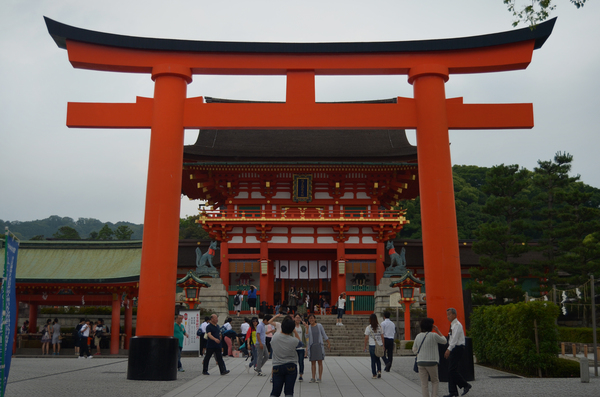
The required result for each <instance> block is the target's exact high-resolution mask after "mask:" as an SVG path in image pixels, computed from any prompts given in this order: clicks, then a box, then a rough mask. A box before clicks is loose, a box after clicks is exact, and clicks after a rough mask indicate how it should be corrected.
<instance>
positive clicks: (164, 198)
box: [127, 65, 192, 380]
mask: <svg viewBox="0 0 600 397" xmlns="http://www.w3.org/2000/svg"><path fill="white" fill-rule="evenodd" d="M191 76H192V73H191V70H190V69H189V68H186V67H184V66H179V65H160V66H157V67H155V68H154V69H153V70H152V79H153V80H154V81H155V86H154V103H153V111H152V127H151V137H150V160H149V164H148V185H147V188H146V213H145V216H144V237H143V244H142V267H141V271H140V290H139V297H138V317H137V326H136V333H137V334H138V335H141V336H136V337H134V338H132V339H131V342H130V349H129V363H128V367H127V378H128V379H136V380H172V379H177V349H179V344H178V341H177V339H175V338H173V324H174V316H175V305H174V304H173V297H174V296H175V293H176V285H175V283H174V282H173V280H176V279H177V263H176V261H177V249H178V248H177V247H178V243H179V206H180V200H181V175H182V172H183V170H182V167H181V164H182V163H183V138H184V133H183V112H184V103H185V98H186V91H187V84H188V83H190V82H191V81H192V77H191ZM173 261H175V263H173ZM167 318H171V319H173V321H172V322H167V321H164V320H165V319H167ZM157 319H160V321H157Z"/></svg>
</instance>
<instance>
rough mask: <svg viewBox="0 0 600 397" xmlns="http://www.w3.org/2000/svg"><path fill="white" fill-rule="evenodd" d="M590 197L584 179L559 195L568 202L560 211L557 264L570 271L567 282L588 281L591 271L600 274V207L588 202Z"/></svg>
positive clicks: (577, 283)
mask: <svg viewBox="0 0 600 397" xmlns="http://www.w3.org/2000/svg"><path fill="white" fill-rule="evenodd" d="M591 197H592V193H591V192H586V189H585V185H584V183H582V182H575V183H573V184H571V186H570V187H569V189H568V190H566V191H564V192H562V193H561V195H560V199H561V200H562V201H563V202H564V203H565V205H564V207H563V208H562V211H561V212H560V213H559V214H558V217H559V219H560V221H561V223H559V225H558V227H557V233H556V234H557V239H558V250H557V251H558V256H557V258H556V266H557V268H558V269H560V270H562V271H563V272H566V273H568V274H569V277H568V278H566V279H565V281H567V282H568V283H570V284H572V285H581V284H583V283H585V282H586V281H587V280H588V278H589V274H590V273H594V274H595V275H600V274H599V272H600V266H599V261H598V259H600V249H599V248H600V246H599V245H598V237H600V209H599V208H598V207H597V206H596V207H593V206H589V205H588V204H589V203H590V199H591ZM561 278H563V277H561Z"/></svg>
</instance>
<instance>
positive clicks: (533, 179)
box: [399, 152, 600, 303]
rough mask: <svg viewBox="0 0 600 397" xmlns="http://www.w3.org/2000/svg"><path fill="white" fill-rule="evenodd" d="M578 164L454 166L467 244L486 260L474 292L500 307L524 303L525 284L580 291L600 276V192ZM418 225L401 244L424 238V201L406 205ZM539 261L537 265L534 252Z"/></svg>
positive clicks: (564, 157) (559, 159) (474, 272)
mask: <svg viewBox="0 0 600 397" xmlns="http://www.w3.org/2000/svg"><path fill="white" fill-rule="evenodd" d="M572 162H573V156H571V155H570V154H568V153H561V152H559V153H556V155H555V156H554V158H553V159H552V160H549V161H543V160H539V161H538V166H537V167H535V168H534V169H533V171H530V170H527V169H525V168H521V167H519V166H518V165H504V164H501V165H498V166H494V167H491V168H484V167H475V166H454V167H453V173H454V190H455V201H456V214H457V226H458V234H459V238H460V239H473V240H475V241H474V243H473V250H474V251H475V252H476V253H477V254H479V255H481V256H480V262H479V265H480V266H479V268H473V269H471V277H472V282H471V283H470V288H471V290H472V291H473V292H474V293H475V294H476V295H478V296H483V295H486V294H489V295H491V296H493V297H494V298H495V302H496V303H505V302H511V301H518V300H522V297H523V296H524V291H523V289H522V287H521V285H520V282H519V281H522V280H523V278H525V277H536V278H539V279H540V280H541V283H540V288H539V293H540V294H544V293H546V292H547V291H548V290H549V289H551V288H552V286H553V285H581V284H583V283H584V282H585V281H587V280H588V279H589V275H590V273H594V274H595V275H596V276H600V189H596V188H594V187H591V186H589V185H586V184H585V183H583V182H582V181H580V177H579V176H571V175H570V171H571V164H572ZM402 208H404V209H406V210H407V218H408V219H410V221H411V223H410V224H409V225H407V227H406V228H405V229H404V230H402V232H401V233H400V235H399V237H405V238H418V239H420V238H421V225H420V209H419V203H418V199H416V200H413V201H406V202H403V203H402ZM532 251H533V252H537V253H538V254H537V255H536V257H537V258H538V259H531V255H529V256H528V255H527V254H528V253H530V252H532Z"/></svg>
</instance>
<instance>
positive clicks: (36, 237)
mask: <svg viewBox="0 0 600 397" xmlns="http://www.w3.org/2000/svg"><path fill="white" fill-rule="evenodd" d="M30 240H34V241H42V240H45V238H44V235H43V234H38V235H37V236H33V237H32V238H30Z"/></svg>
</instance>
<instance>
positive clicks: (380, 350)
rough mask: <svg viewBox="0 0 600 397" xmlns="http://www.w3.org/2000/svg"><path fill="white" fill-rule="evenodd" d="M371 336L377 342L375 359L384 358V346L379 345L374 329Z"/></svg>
mask: <svg viewBox="0 0 600 397" xmlns="http://www.w3.org/2000/svg"><path fill="white" fill-rule="evenodd" d="M369 335H370V336H371V338H373V340H374V341H375V357H383V354H384V352H385V349H384V348H383V345H380V344H379V343H377V339H375V337H374V336H373V328H371V333H370V334H369Z"/></svg>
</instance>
